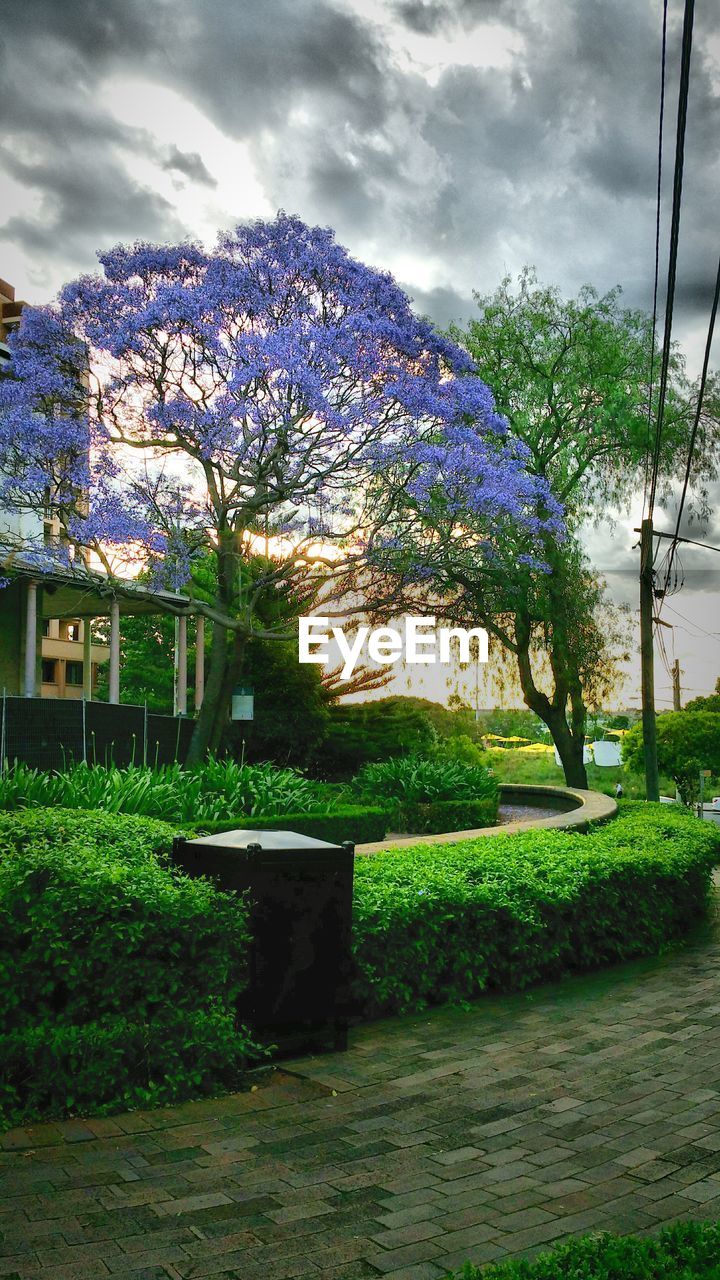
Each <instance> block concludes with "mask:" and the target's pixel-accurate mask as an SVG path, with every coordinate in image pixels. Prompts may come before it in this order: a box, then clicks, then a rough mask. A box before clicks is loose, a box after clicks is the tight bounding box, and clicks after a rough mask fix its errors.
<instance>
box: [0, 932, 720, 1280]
mask: <svg viewBox="0 0 720 1280" xmlns="http://www.w3.org/2000/svg"><path fill="white" fill-rule="evenodd" d="M719 973H720V938H719V937H718V935H717V933H714V934H713V936H711V937H709V938H705V939H703V940H698V941H696V942H695V943H694V944H693V946H692V947H690V948H689V949H687V950H683V951H679V952H676V953H675V954H673V955H670V956H666V957H664V958H663V959H661V960H653V961H643V962H640V963H638V964H633V965H629V966H625V967H623V968H621V969H617V970H613V971H611V972H607V973H605V974H603V975H600V976H595V977H582V978H577V979H569V980H567V981H566V982H564V983H562V984H560V985H558V986H553V987H545V988H543V989H541V990H539V991H536V992H534V993H532V994H531V995H528V996H516V997H511V998H490V999H487V1000H484V1001H482V1002H481V1003H479V1004H477V1005H475V1006H474V1007H473V1008H472V1009H471V1010H469V1011H467V1012H463V1011H460V1010H438V1011H434V1012H432V1013H429V1014H425V1015H423V1016H421V1017H417V1018H403V1019H393V1020H389V1021H386V1022H383V1023H376V1024H373V1025H371V1026H365V1027H363V1028H361V1029H358V1030H356V1031H354V1032H353V1033H352V1035H351V1048H350V1050H349V1052H348V1053H347V1054H337V1055H330V1056H327V1057H322V1058H312V1059H303V1060H299V1061H297V1062H294V1063H292V1064H284V1065H283V1069H282V1070H281V1071H277V1072H274V1073H269V1074H268V1076H267V1077H266V1079H265V1080H264V1081H263V1082H262V1083H261V1084H260V1085H259V1087H258V1088H257V1089H256V1091H255V1092H248V1093H245V1094H240V1095H236V1096H234V1097H230V1098H225V1099H222V1100H219V1101H214V1102H213V1101H210V1102H202V1103H192V1104H188V1105H185V1106H181V1107H177V1108H175V1109H173V1110H165V1111H158V1112H150V1113H147V1114H145V1113H142V1112H134V1113H131V1114H127V1115H121V1116H117V1117H115V1118H113V1119H106V1120H91V1121H86V1122H81V1121H71V1122H68V1123H65V1124H58V1125H45V1126H38V1127H37V1128H35V1129H33V1130H15V1131H13V1132H12V1133H11V1134H7V1135H6V1136H5V1138H4V1139H2V1142H1V1144H0V1145H1V1146H2V1148H3V1150H2V1152H1V1153H0V1173H1V1174H2V1179H3V1184H4V1190H3V1194H2V1201H1V1204H0V1231H1V1232H2V1249H1V1256H0V1276H4V1277H8V1276H15V1277H21V1278H22V1280H31V1278H32V1277H36V1276H37V1277H43V1280H83V1278H85V1277H87V1278H88V1280H100V1277H107V1276H108V1275H113V1276H115V1277H117V1278H118V1280H126V1278H127V1280H129V1278H130V1277H133V1280H167V1278H168V1277H173V1278H174V1280H177V1278H178V1277H182V1278H183V1280H190V1277H198V1278H199V1277H220V1276H223V1277H226V1280H229V1278H230V1277H237V1278H238V1280H255V1278H257V1280H290V1278H291V1277H295V1278H297V1280H300V1278H301V1277H303V1278H306V1280H318V1277H324V1278H325V1280H363V1278H364V1277H370V1276H378V1275H381V1276H385V1277H388V1280H389V1278H392V1280H401V1278H402V1280H405V1278H408V1280H431V1277H440V1276H442V1275H443V1274H444V1272H445V1270H446V1268H450V1267H456V1266H459V1265H460V1264H461V1263H462V1262H463V1260H465V1259H467V1258H471V1259H472V1260H474V1261H475V1262H483V1261H487V1260H490V1259H496V1258H504V1257H508V1256H512V1255H516V1254H518V1253H530V1252H535V1251H537V1250H538V1249H539V1248H541V1247H544V1246H546V1245H547V1244H549V1243H551V1242H552V1241H557V1240H559V1239H561V1238H562V1237H565V1236H568V1235H571V1234H574V1233H579V1232H584V1231H587V1230H595V1229H599V1228H606V1229H609V1230H614V1231H620V1232H628V1231H643V1232H644V1231H648V1230H649V1231H652V1230H655V1229H656V1228H657V1227H658V1226H659V1225H660V1224H662V1223H666V1222H671V1221H673V1220H674V1219H676V1218H678V1217H708V1218H713V1217H720V979H719Z"/></svg>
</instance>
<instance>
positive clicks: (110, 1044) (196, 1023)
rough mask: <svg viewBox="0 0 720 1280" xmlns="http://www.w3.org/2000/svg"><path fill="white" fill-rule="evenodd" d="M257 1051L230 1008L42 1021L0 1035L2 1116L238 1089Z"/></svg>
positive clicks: (158, 1101) (154, 1102)
mask: <svg viewBox="0 0 720 1280" xmlns="http://www.w3.org/2000/svg"><path fill="white" fill-rule="evenodd" d="M253 1051H254V1045H253V1044H252V1042H251V1041H250V1039H249V1037H248V1035H247V1032H246V1031H245V1030H244V1029H243V1028H238V1027H237V1026H236V1024H235V1018H234V1016H233V1014H232V1013H230V1012H228V1010H227V1009H225V1008H223V1007H222V1006H220V1007H217V1008H215V1007H213V1005H212V1003H209V1004H208V1007H207V1008H206V1009H193V1010H183V1011H182V1012H175V1011H173V1010H172V1009H167V1010H163V1011H162V1012H161V1013H156V1014H154V1015H153V1017H152V1018H151V1019H149V1020H147V1021H143V1020H138V1019H137V1018H135V1017H134V1016H133V1015H132V1014H129V1015H128V1016H123V1015H122V1014H113V1015H110V1016H106V1017H103V1018H102V1019H99V1020H97V1021H93V1022H85V1023H82V1024H80V1025H77V1024H74V1023H65V1022H57V1021H56V1020H55V1019H50V1018H47V1019H44V1020H43V1021H41V1022H39V1023H37V1024H36V1025H34V1026H32V1027H25V1028H23V1029H22V1030H17V1031H13V1032H11V1033H10V1034H8V1035H0V1116H4V1117H5V1120H6V1121H9V1122H18V1121H21V1120H24V1119H26V1118H30V1117H37V1116H49V1115H60V1114H63V1113H65V1112H67V1111H81V1112H94V1113H96V1114H97V1113H98V1112H102V1111H108V1110H120V1109H122V1108H126V1107H157V1106H162V1105H164V1104H167V1103H171V1102H175V1101H177V1100H179V1099H182V1098H187V1097H188V1096H189V1095H190V1096H197V1095H198V1094H201V1093H214V1092H220V1091H221V1090H223V1089H233V1088H237V1087H238V1086H239V1085H240V1084H241V1082H242V1078H243V1072H244V1069H245V1066H246V1064H247V1060H248V1057H249V1056H251V1054H252V1053H253Z"/></svg>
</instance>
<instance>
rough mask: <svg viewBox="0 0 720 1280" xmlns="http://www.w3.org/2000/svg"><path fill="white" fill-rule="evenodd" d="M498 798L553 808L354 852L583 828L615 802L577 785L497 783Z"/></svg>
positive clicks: (609, 813)
mask: <svg viewBox="0 0 720 1280" xmlns="http://www.w3.org/2000/svg"><path fill="white" fill-rule="evenodd" d="M500 800H501V802H503V801H504V802H505V803H506V804H530V805H532V804H534V805H542V806H543V807H544V808H547V809H549V808H553V809H554V808H557V810H558V812H557V813H554V814H553V815H552V817H550V818H528V819H522V820H519V821H517V822H503V823H501V824H500V825H499V826H496V827H478V828H476V829H475V830H474V831H444V832H443V833H442V834H441V835H436V836H405V837H403V839H402V840H378V841H376V842H375V843H373V844H359V845H357V846H356V848H355V852H356V853H379V852H380V851H381V850H382V849H404V848H405V849H409V848H411V847H413V846H415V845H418V844H455V843H456V841H458V840H474V839H476V838H477V837H479V836H511V835H516V834H517V833H518V832H519V831H534V830H536V829H544V828H546V827H554V828H560V829H562V830H569V831H585V830H586V828H587V826H588V824H589V823H590V822H605V821H607V819H608V818H612V817H614V816H615V814H616V813H617V805H616V803H615V801H614V800H612V799H611V798H610V796H606V795H603V794H602V792H600V791H582V790H581V789H580V788H579V787H539V786H522V785H520V784H516V783H512V784H510V783H507V784H506V783H502V782H501V784H500Z"/></svg>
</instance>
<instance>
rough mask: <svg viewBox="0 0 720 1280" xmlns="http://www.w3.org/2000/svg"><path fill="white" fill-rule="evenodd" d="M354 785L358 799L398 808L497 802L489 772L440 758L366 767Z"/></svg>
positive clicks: (379, 763) (491, 776) (480, 767)
mask: <svg viewBox="0 0 720 1280" xmlns="http://www.w3.org/2000/svg"><path fill="white" fill-rule="evenodd" d="M355 785H356V788H357V790H358V792H359V793H360V795H364V796H374V797H375V798H378V799H379V798H381V797H382V798H383V799H387V800H394V801H397V802H398V803H400V804H432V803H433V802H434V801H436V800H480V799H497V793H498V789H497V782H496V781H495V778H494V776H493V774H492V772H491V770H489V769H486V768H485V767H484V766H483V765H469V764H465V763H464V761H462V760H455V759H452V758H445V757H441V756H434V757H423V756H409V757H406V758H404V759H398V760H382V761H378V762H377V763H375V764H366V765H365V766H364V767H363V768H362V769H361V770H360V772H359V774H358V775H357V778H356V780H355Z"/></svg>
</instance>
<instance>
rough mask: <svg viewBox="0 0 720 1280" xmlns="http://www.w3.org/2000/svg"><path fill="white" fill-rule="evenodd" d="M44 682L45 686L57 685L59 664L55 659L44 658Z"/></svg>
mask: <svg viewBox="0 0 720 1280" xmlns="http://www.w3.org/2000/svg"><path fill="white" fill-rule="evenodd" d="M80 666H82V663H80ZM42 682H43V684H57V662H56V661H55V659H54V658H43V660H42Z"/></svg>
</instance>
